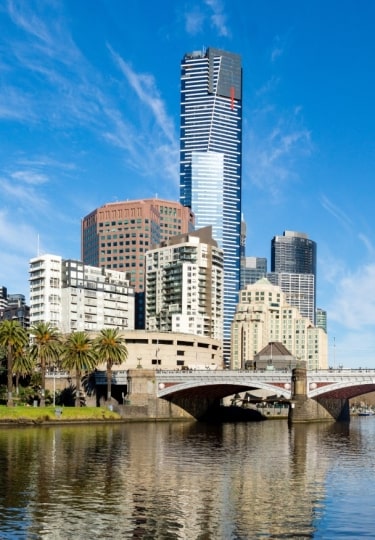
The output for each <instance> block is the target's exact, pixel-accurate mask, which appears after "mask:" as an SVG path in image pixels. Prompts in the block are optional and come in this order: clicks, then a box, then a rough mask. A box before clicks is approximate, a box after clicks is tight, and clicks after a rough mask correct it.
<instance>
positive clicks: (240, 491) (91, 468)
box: [0, 421, 361, 540]
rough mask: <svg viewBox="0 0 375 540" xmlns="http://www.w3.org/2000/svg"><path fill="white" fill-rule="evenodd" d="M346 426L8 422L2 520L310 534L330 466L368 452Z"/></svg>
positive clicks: (73, 532)
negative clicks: (19, 425)
mask: <svg viewBox="0 0 375 540" xmlns="http://www.w3.org/2000/svg"><path fill="white" fill-rule="evenodd" d="M338 429H343V428H342V427H341V426H337V424H334V425H331V424H329V425H315V424H314V425H309V426H294V427H293V428H292V429H291V430H288V428H287V425H286V423H285V422H276V421H274V422H272V421H269V422H263V423H261V424H259V423H256V424H243V423H241V424H224V425H206V424H199V423H194V422H193V423H190V422H184V423H135V424H128V425H116V426H114V425H110V426H108V425H105V426H104V425H103V426H80V427H72V426H66V427H65V426H59V427H56V428H45V429H43V430H37V429H35V428H32V429H27V428H26V429H22V430H18V429H15V430H11V431H9V430H6V431H3V432H0V460H1V463H2V476H1V479H2V489H1V491H0V520H1V523H2V526H4V527H5V529H6V528H7V527H8V525H9V523H10V522H9V520H12V522H11V524H12V525H13V526H14V527H16V528H15V529H13V530H14V531H15V532H20V536H22V537H24V536H25V535H24V532H25V528H26V527H27V535H28V536H27V537H28V538H32V537H35V538H37V537H40V534H41V532H43V538H51V539H52V538H53V539H54V540H59V539H65V538H73V537H74V538H91V537H92V538H94V537H95V538H96V537H100V536H102V537H104V538H108V537H111V538H155V539H157V538H160V539H163V538H186V539H190V538H210V539H211V538H251V537H255V535H257V536H259V537H260V536H261V535H263V536H264V537H268V538H288V537H291V536H292V535H294V537H296V538H310V537H312V535H313V533H314V520H315V519H316V517H319V508H321V507H322V505H323V500H324V496H325V482H326V475H327V468H328V467H331V466H332V460H336V459H337V456H338V455H340V453H341V452H345V453H346V455H347V456H350V455H353V456H354V455H357V454H358V453H359V448H360V445H361V440H360V438H356V437H355V434H354V435H353V436H352V435H351V436H350V437H349V436H346V437H343V436H342V433H340V434H339V436H338V437H336V433H335V430H338ZM345 429H348V428H347V427H346V426H345ZM346 435H348V434H347V433H346ZM332 441H334V442H332ZM332 444H334V445H335V448H334V450H333V449H332ZM321 456H323V457H324V459H322V457H321ZM9 509H11V512H10V510H9ZM10 516H11V517H10ZM17 527H19V528H18V529H17ZM20 527H24V529H22V531H21V529H20ZM5 529H3V530H5ZM8 530H9V527H8ZM10 530H12V529H10ZM253 533H254V534H253ZM251 535H253V536H251Z"/></svg>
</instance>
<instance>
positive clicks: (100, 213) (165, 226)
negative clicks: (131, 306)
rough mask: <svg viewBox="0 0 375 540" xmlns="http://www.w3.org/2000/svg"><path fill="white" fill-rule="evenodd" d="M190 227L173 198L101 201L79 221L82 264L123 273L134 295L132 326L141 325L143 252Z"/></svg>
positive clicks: (188, 217)
mask: <svg viewBox="0 0 375 540" xmlns="http://www.w3.org/2000/svg"><path fill="white" fill-rule="evenodd" d="M193 228H194V216H193V214H192V212H191V210H190V209H189V208H185V207H184V206H182V204H180V203H178V202H175V201H167V200H163V199H158V198H153V199H140V200H133V201H121V202H113V203H108V204H105V205H104V206H102V207H100V208H97V209H95V210H93V211H92V212H91V213H90V214H88V215H87V216H86V217H84V218H83V220H82V223H81V258H82V261H83V262H84V263H85V264H89V265H91V266H98V267H101V268H110V269H113V270H119V271H121V272H125V273H126V274H127V275H128V279H129V280H130V286H131V287H133V288H134V291H135V294H136V315H135V319H136V320H135V327H136V328H139V329H141V328H144V326H145V321H144V301H145V299H144V283H145V253H146V251H147V250H149V249H150V248H151V247H152V246H154V245H157V244H159V242H162V241H163V240H167V239H168V238H170V237H171V236H175V235H178V234H183V233H187V232H189V231H191V230H193Z"/></svg>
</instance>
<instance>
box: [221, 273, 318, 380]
mask: <svg viewBox="0 0 375 540" xmlns="http://www.w3.org/2000/svg"><path fill="white" fill-rule="evenodd" d="M270 342H279V343H282V344H283V345H284V346H285V347H286V348H287V350H288V351H290V353H291V354H292V355H293V356H294V357H295V358H296V360H297V361H302V362H306V367H307V369H314V370H316V369H327V368H328V339H327V334H326V333H325V332H324V330H323V329H322V328H317V327H315V326H313V324H312V323H311V321H309V320H308V319H306V318H305V317H302V315H301V314H300V313H299V311H298V309H297V308H296V307H293V306H291V305H290V304H288V303H287V301H286V296H285V294H284V293H283V291H282V290H281V288H280V287H277V286H275V285H272V284H271V283H270V281H268V279H267V278H262V279H260V280H259V281H258V282H257V283H254V284H252V285H247V286H246V288H245V289H243V290H242V291H241V292H240V302H239V304H238V306H237V310H236V314H235V318H234V321H233V324H232V349H231V350H232V355H231V368H232V369H244V368H245V367H246V365H247V364H246V362H253V361H254V358H255V357H256V355H257V354H258V353H259V351H262V349H264V347H265V346H266V345H267V344H268V343H270Z"/></svg>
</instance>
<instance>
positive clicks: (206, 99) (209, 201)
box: [180, 48, 242, 360]
mask: <svg viewBox="0 0 375 540" xmlns="http://www.w3.org/2000/svg"><path fill="white" fill-rule="evenodd" d="M241 157H242V65H241V58H240V56H239V55H238V54H233V53H229V52H226V51H222V50H219V49H215V48H209V49H207V50H203V51H195V52H192V53H187V54H185V56H184V58H183V60H182V63H181V139H180V202H181V204H183V205H184V206H188V207H189V208H191V209H192V211H193V212H194V214H195V225H196V228H197V229H200V228H202V227H206V226H209V225H211V226H212V235H213V238H214V239H215V240H216V241H217V242H218V244H219V246H220V247H221V248H222V249H223V250H224V328H223V336H224V343H223V346H224V359H225V360H229V356H230V327H231V322H232V320H233V316H234V314H235V310H236V305H237V302H238V291H239V288H240V235H241Z"/></svg>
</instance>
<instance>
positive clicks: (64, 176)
mask: <svg viewBox="0 0 375 540" xmlns="http://www.w3.org/2000/svg"><path fill="white" fill-rule="evenodd" d="M374 19H375V3H374V2H373V1H372V0H361V1H357V0H353V1H351V0H350V1H349V0H347V1H345V0H344V1H340V2H339V1H336V0H331V1H329V0H328V1H327V0H324V1H321V0H314V1H313V0H310V1H309V0H306V1H300V0H296V1H292V0H284V1H280V0H264V1H259V0H258V1H255V0H254V1H252V0H246V1H243V0H220V1H219V0H197V1H190V0H186V1H183V0H181V1H179V0H174V1H172V0H160V1H159V2H153V1H151V0H137V1H136V2H134V1H133V2H132V1H130V0H90V1H89V0H81V1H79V2H77V1H76V0H65V1H59V0H50V1H45V0H43V1H42V0H41V1H37V0H28V1H26V0H22V1H13V0H9V1H7V0H3V1H1V2H0V28H1V33H0V142H1V144H0V187H1V197H0V253H1V259H0V284H2V285H5V286H6V287H7V288H8V291H9V292H12V293H15V292H21V293H24V294H25V295H26V296H28V261H29V259H30V258H31V257H33V256H35V255H36V254H37V251H38V246H39V251H40V252H48V253H55V254H60V255H62V256H63V257H66V258H79V257H80V220H81V218H82V217H83V216H85V215H86V214H87V213H89V212H90V211H91V210H93V209H94V208H96V207H98V206H100V205H102V204H104V203H106V202H111V201H115V200H126V199H134V198H143V197H146V198H147V197H153V196H155V195H158V196H159V197H162V198H168V199H174V200H178V197H179V188H178V181H179V161H178V160H179V76H180V61H181V59H182V56H183V54H184V53H185V52H190V51H193V50H201V49H202V48H204V47H209V46H212V47H218V48H223V49H226V50H228V51H232V52H237V53H239V54H241V56H242V61H243V69H244V93H243V107H244V123H243V131H244V134H243V137H244V139H243V213H244V217H245V220H246V222H247V230H248V238H247V254H248V255H255V256H263V257H267V258H268V259H270V245H271V239H272V237H273V236H274V235H275V234H282V233H283V231H284V230H286V229H289V230H296V231H301V232H305V233H307V234H308V235H309V237H310V238H312V239H313V240H315V241H316V242H317V245H318V281H317V297H318V306H319V307H322V308H323V309H326V310H327V311H328V330H329V352H330V364H331V365H334V364H335V365H339V364H343V365H345V366H346V367H359V366H362V367H372V368H375V243H374V242H375V241H374V238H375V234H374V232H375V231H374V229H375V219H374V212H375V202H374V199H375V187H374V174H375V132H374V126H375V110H374V96H375V34H374V32H373V21H374ZM38 238H39V240H38Z"/></svg>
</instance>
